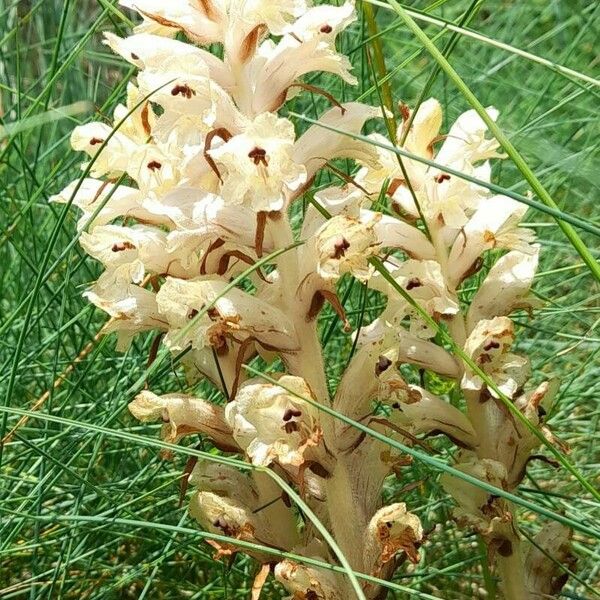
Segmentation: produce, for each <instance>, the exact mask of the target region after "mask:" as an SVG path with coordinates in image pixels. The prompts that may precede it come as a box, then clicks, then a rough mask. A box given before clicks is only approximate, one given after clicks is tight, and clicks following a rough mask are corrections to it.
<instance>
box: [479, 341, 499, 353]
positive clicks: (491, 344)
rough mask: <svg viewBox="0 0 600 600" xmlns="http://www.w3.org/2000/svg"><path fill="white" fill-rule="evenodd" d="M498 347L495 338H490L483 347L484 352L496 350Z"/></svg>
mask: <svg viewBox="0 0 600 600" xmlns="http://www.w3.org/2000/svg"><path fill="white" fill-rule="evenodd" d="M498 348H500V344H499V343H498V342H496V341H495V340H490V341H489V342H488V343H487V344H486V345H485V346H484V347H483V349H484V350H485V351H486V352H489V351H490V350H497V349H498Z"/></svg>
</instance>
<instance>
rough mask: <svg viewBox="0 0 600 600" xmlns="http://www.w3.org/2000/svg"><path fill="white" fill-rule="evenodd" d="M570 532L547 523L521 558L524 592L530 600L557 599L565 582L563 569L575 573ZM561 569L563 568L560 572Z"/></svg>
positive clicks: (563, 527)
mask: <svg viewBox="0 0 600 600" xmlns="http://www.w3.org/2000/svg"><path fill="white" fill-rule="evenodd" d="M572 540H573V531H572V530H570V529H569V528H568V527H566V526H565V525H562V524H561V523H557V522H551V523H548V524H546V525H544V526H543V527H542V529H541V530H540V532H539V533H538V534H537V535H536V536H535V538H534V541H535V545H533V544H532V545H531V547H530V548H529V552H528V553H527V556H526V557H525V573H526V576H527V590H528V592H529V593H530V594H531V595H532V597H533V598H557V597H559V596H560V592H561V590H562V588H563V587H564V586H565V584H566V582H567V577H566V571H565V568H566V569H569V570H570V571H575V567H576V564H577V556H576V555H575V553H574V551H573V543H572ZM563 567H565V568H563Z"/></svg>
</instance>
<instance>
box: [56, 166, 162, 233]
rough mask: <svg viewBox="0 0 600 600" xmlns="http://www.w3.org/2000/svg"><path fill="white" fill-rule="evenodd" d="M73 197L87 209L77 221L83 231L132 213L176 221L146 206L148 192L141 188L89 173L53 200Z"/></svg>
mask: <svg viewBox="0 0 600 600" xmlns="http://www.w3.org/2000/svg"><path fill="white" fill-rule="evenodd" d="M71 198H73V205H74V206H77V207H78V208H80V209H81V211H82V213H83V214H82V215H81V217H80V219H79V221H78V223H77V228H78V229H79V230H80V231H81V230H83V229H85V228H88V229H91V228H93V227H94V226H96V225H105V224H106V223H110V222H112V221H114V220H115V219H117V218H123V219H127V218H128V217H130V218H132V219H136V220H138V221H140V222H143V223H150V224H153V225H164V226H167V227H168V226H169V225H172V223H171V222H170V220H169V219H168V218H165V216H163V215H161V214H157V213H154V212H152V211H151V210H148V209H147V208H146V207H145V206H144V200H145V199H144V195H143V194H142V193H141V192H140V191H139V190H136V189H135V188H132V187H128V186H126V185H119V186H116V185H114V184H113V183H110V182H108V181H100V180H99V179H93V178H91V177H86V178H85V179H83V181H81V182H80V181H79V180H75V181H73V182H72V183H70V184H69V185H68V186H67V187H66V188H64V189H63V190H62V191H61V192H59V193H58V194H55V195H54V196H51V198H50V202H59V203H61V204H66V203H67V202H69V201H70V200H71Z"/></svg>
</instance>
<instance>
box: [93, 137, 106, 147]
mask: <svg viewBox="0 0 600 600" xmlns="http://www.w3.org/2000/svg"><path fill="white" fill-rule="evenodd" d="M103 143H104V140H103V139H101V138H97V137H93V138H92V139H91V140H90V146H95V145H96V144H103Z"/></svg>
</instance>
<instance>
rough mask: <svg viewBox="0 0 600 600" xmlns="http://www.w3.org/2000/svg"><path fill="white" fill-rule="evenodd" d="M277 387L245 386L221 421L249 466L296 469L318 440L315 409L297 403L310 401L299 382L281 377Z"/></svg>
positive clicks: (247, 384)
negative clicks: (231, 430) (231, 431)
mask: <svg viewBox="0 0 600 600" xmlns="http://www.w3.org/2000/svg"><path fill="white" fill-rule="evenodd" d="M279 383H280V384H281V385H276V384H272V383H265V382H261V381H257V380H250V381H248V382H246V383H245V384H244V385H243V386H242V387H241V388H240V390H239V392H238V394H237V396H236V397H235V400H234V401H233V402H230V403H229V404H228V405H227V407H226V409H225V418H226V419H227V422H228V423H229V424H230V426H231V427H232V428H233V436H234V437H235V439H236V441H237V442H238V444H240V446H242V448H244V449H245V450H246V453H247V454H248V456H249V457H250V459H251V460H252V463H253V464H255V465H269V464H271V463H272V462H273V461H277V462H278V463H279V464H281V465H290V466H294V467H299V466H300V465H302V464H303V463H304V462H305V461H306V456H305V453H306V452H307V451H309V450H310V448H312V447H314V446H316V445H317V444H318V443H319V441H320V439H321V435H322V434H321V429H320V427H319V422H318V414H317V409H316V408H314V407H313V406H311V405H310V404H308V402H305V401H304V400H302V399H301V398H311V397H312V394H311V391H310V389H309V388H308V386H307V385H306V382H305V381H304V380H303V379H301V378H300V377H294V376H292V375H283V376H282V377H281V378H280V379H279ZM285 388H287V389H285ZM288 389H289V390H291V392H294V394H292V393H291V392H290V391H288ZM297 396H300V398H298V397H297Z"/></svg>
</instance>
